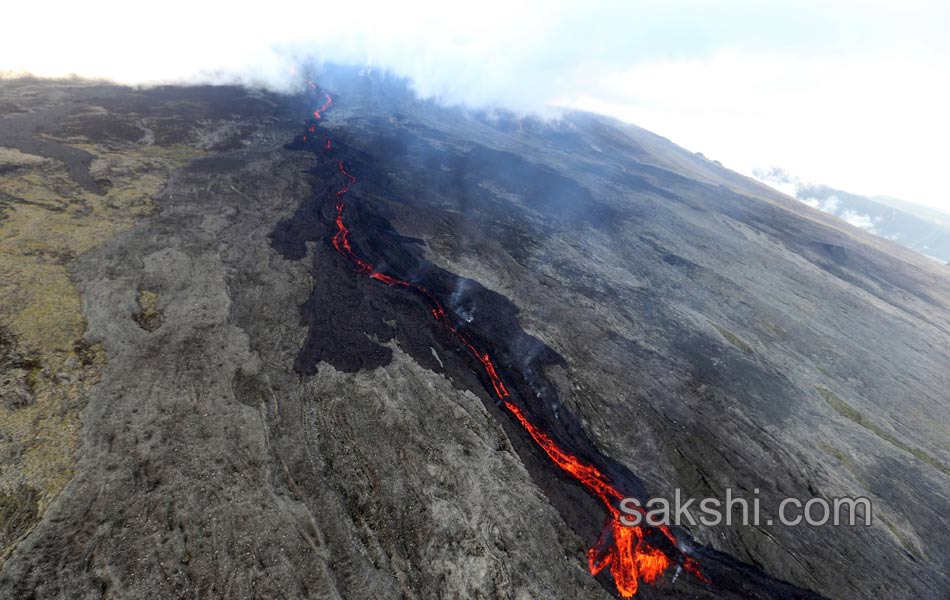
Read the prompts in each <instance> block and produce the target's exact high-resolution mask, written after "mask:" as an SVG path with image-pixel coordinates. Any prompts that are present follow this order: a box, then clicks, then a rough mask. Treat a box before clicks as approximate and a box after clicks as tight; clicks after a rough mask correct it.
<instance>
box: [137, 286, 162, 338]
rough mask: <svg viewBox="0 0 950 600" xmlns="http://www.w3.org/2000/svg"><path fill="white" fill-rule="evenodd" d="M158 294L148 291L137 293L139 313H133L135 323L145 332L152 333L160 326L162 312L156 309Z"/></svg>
mask: <svg viewBox="0 0 950 600" xmlns="http://www.w3.org/2000/svg"><path fill="white" fill-rule="evenodd" d="M158 298H159V296H158V293H156V292H153V291H150V290H141V291H139V309H140V310H139V312H137V313H135V315H134V318H135V322H136V323H138V324H139V327H141V328H142V329H144V330H145V331H148V332H150V333H151V332H152V331H155V330H156V329H158V328H159V327H161V326H162V318H163V315H162V311H161V309H159V308H158Z"/></svg>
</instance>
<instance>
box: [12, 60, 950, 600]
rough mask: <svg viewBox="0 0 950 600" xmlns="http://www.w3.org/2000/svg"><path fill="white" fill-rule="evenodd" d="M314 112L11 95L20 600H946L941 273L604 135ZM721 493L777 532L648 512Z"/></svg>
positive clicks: (230, 97) (719, 171)
mask: <svg viewBox="0 0 950 600" xmlns="http://www.w3.org/2000/svg"><path fill="white" fill-rule="evenodd" d="M300 87H301V91H300V93H299V94H297V95H292V96H282V95H276V94H272V93H268V92H262V91H258V90H249V89H244V88H236V87H158V88H150V89H131V88H125V87H120V86H109V85H104V84H101V83H92V82H82V81H70V82H41V81H32V80H17V81H4V82H2V83H0V113H2V117H0V118H2V127H0V184H2V185H0V211H2V212H0V214H2V215H3V219H2V220H0V227H2V228H3V231H4V233H5V236H4V237H2V239H0V244H2V249H3V257H4V258H3V260H4V263H3V264H2V271H3V273H4V286H3V292H2V294H3V296H2V297H3V300H4V301H3V303H2V304H3V308H2V309H0V314H2V316H3V320H2V322H0V323H2V329H0V342H2V348H0V350H2V354H0V360H2V362H0V365H2V367H3V370H4V373H3V374H4V380H5V383H4V384H3V388H2V392H3V404H4V409H3V410H5V413H4V415H3V416H2V417H0V419H2V420H0V432H2V436H0V446H2V448H3V449H4V453H3V456H4V459H3V460H4V463H3V465H4V467H3V470H2V472H0V484H2V487H0V545H2V547H3V554H2V560H3V563H2V566H0V596H2V597H9V598H24V597H33V598H48V597H119V598H126V597H128V598H138V597H156V596H157V597H240V598H244V597H247V598H251V597H267V598H271V597H292V598H297V597H300V598H311V597H313V598H324V597H327V598H350V597H353V598H390V597H392V598H395V597H412V598H433V597H452V598H456V597H462V598H468V597H471V598H481V597H500V598H521V597H545V598H588V597H589V598H598V597H602V598H609V597H621V598H631V597H637V598H660V597H671V598H680V597H682V598H821V597H833V598H867V597H880V596H887V597H895V598H942V597H944V594H945V592H946V590H947V589H950V579H948V576H947V572H948V569H950V528H947V527H946V520H945V519H946V517H945V515H946V514H947V512H948V509H950V500H948V498H950V467H948V465H950V449H948V446H947V444H946V433H947V431H950V421H948V420H947V415H948V414H950V411H948V410H947V409H948V403H950V400H948V397H947V394H946V390H947V389H950V372H948V371H947V369H946V365H947V364H948V359H950V272H948V270H947V268H946V267H945V266H944V265H940V264H937V263H934V262H933V261H930V260H929V259H927V258H925V257H923V256H920V255H917V254H915V253H913V252H911V251H909V250H906V249H904V248H901V247H899V246H897V245H895V244H892V243H890V242H888V241H886V240H881V239H878V238H874V237H872V236H870V235H869V234H867V233H865V232H863V231H860V230H858V229H856V228H853V227H851V226H849V225H847V224H845V223H843V222H840V221H837V220H836V219H834V218H833V217H831V216H828V215H825V214H823V213H820V212H818V211H815V210H813V209H811V208H809V207H807V206H805V205H802V204H801V203H798V202H796V201H795V200H793V199H791V198H788V197H786V196H783V195H782V194H780V193H778V192H776V191H773V190H771V189H770V188H767V187H765V186H763V185H761V184H759V183H757V182H755V181H753V180H750V179H747V178H745V177H743V176H741V175H738V174H736V173H734V172H731V171H729V170H727V169H725V168H723V167H722V166H720V165H719V164H718V163H715V162H713V161H710V160H707V159H705V158H704V157H702V156H701V155H696V154H692V153H690V152H687V151H686V150H684V149H682V148H679V147H678V146H676V145H674V144H672V143H671V142H669V141H667V140H665V139H663V138H660V137H658V136H656V135H654V134H651V133H649V132H647V131H644V130H642V129H638V128H636V127H633V126H630V125H624V124H621V123H618V122H615V121H612V120H610V119H607V118H604V117H599V116H595V115H590V114H585V113H565V114H561V115H558V116H557V117H556V118H555V117H552V118H548V119H539V118H533V117H518V116H515V115H511V114H508V113H506V112H504V111H500V110H490V111H476V110H469V109H462V108H452V107H445V106H441V105H439V104H436V103H434V102H429V101H422V100H419V99H417V98H416V97H415V96H414V95H413V94H412V92H411V90H410V89H409V87H408V85H407V84H406V82H404V81H402V80H399V79H397V78H393V77H390V76H387V75H385V74H381V73H378V72H373V71H367V70H363V71H355V70H351V69H346V68H326V69H324V70H323V71H321V72H320V73H317V74H314V75H313V76H312V77H311V79H309V80H302V81H301V86H300ZM37 282H39V283H37ZM727 489H729V490H731V491H732V492H735V493H736V494H739V495H745V496H747V497H749V498H751V497H753V496H755V497H756V498H757V499H758V500H759V502H760V503H761V506H762V507H763V510H764V512H765V513H766V515H765V516H766V517H768V518H769V519H770V520H773V519H774V521H776V524H772V523H771V522H769V524H765V523H764V522H762V523H756V524H733V525H729V526H726V525H719V526H707V525H703V524H696V523H692V524H680V525H677V526H667V525H660V524H657V525H653V524H642V525H628V524H625V523H624V522H623V521H622V520H621V511H620V508H619V507H620V503H621V502H622V501H623V500H624V499H625V498H634V499H638V500H640V501H643V502H646V501H647V500H648V499H649V498H651V497H667V498H671V497H673V495H674V491H675V490H680V491H682V492H683V493H684V495H686V496H689V497H693V498H722V497H724V496H725V493H726V490H727ZM789 497H792V498H800V499H802V500H808V499H812V498H825V499H833V498H838V497H867V498H869V499H870V500H871V502H872V503H873V506H874V519H873V521H872V524H871V525H868V526H864V525H857V526H848V525H843V526H831V525H828V526H809V525H807V524H805V525H798V526H791V525H779V524H777V521H778V516H777V507H778V506H779V505H780V503H781V501H782V499H784V498H789Z"/></svg>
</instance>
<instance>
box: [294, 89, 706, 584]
mask: <svg viewBox="0 0 950 600" xmlns="http://www.w3.org/2000/svg"><path fill="white" fill-rule="evenodd" d="M307 83H308V84H309V85H310V87H311V88H312V89H314V90H316V89H317V88H316V85H315V84H313V83H312V82H311V81H309V80H308V81H307ZM325 96H326V102H325V103H324V104H323V105H322V106H321V107H320V108H319V109H317V110H315V111H314V112H313V115H314V117H315V118H317V119H320V118H321V115H322V113H323V112H324V111H326V110H327V109H329V108H330V106H332V104H333V99H332V98H331V97H330V95H329V94H325ZM307 132H308V133H309V134H313V133H315V132H316V125H315V124H313V125H310V127H309V128H308V129H307ZM302 139H303V142H304V143H307V141H308V139H309V136H308V135H306V134H305V135H304V136H303V138H302ZM332 147H333V146H332V144H331V141H330V140H329V139H327V140H326V143H325V145H324V146H323V148H324V149H325V150H326V151H327V152H329V151H331V149H332ZM331 160H333V161H334V162H335V164H336V167H337V171H338V172H339V173H340V174H341V175H342V177H343V178H344V182H343V184H342V185H341V186H340V187H339V188H338V189H337V190H336V191H335V192H333V196H334V210H335V215H334V226H335V230H334V233H333V236H332V238H331V243H332V245H333V247H334V249H335V250H336V252H337V253H338V254H339V255H340V256H342V257H343V258H345V259H346V260H347V261H349V262H350V263H352V264H353V265H354V268H355V271H356V272H357V273H359V274H360V275H364V276H367V277H369V278H371V279H374V280H376V281H379V282H381V283H384V284H386V285H388V286H391V287H400V288H406V289H410V290H412V291H414V292H415V293H417V294H419V295H420V296H422V297H423V298H424V299H425V301H426V302H427V303H428V304H429V307H430V312H431V314H432V317H433V318H434V319H435V320H436V321H437V322H438V323H439V324H441V325H442V326H443V327H444V328H445V329H447V330H448V331H449V332H450V333H452V335H453V336H454V337H455V338H456V339H457V340H458V341H459V343H460V344H461V345H462V347H464V348H465V349H466V350H467V351H468V352H469V353H470V354H471V355H472V356H473V357H474V358H475V359H476V360H478V362H479V363H480V364H481V367H482V370H483V372H484V374H485V376H486V377H487V378H488V380H489V382H490V383H491V387H492V391H493V394H494V396H495V398H496V404H497V405H499V406H502V407H504V409H505V410H507V411H508V412H509V413H510V414H511V415H512V416H513V417H514V419H515V421H516V422H517V423H518V424H519V425H520V426H521V428H522V429H523V430H524V431H526V432H527V433H528V435H529V436H530V437H531V439H532V440H533V441H534V442H535V444H537V447H539V448H540V449H541V450H542V451H543V453H544V454H545V455H546V456H547V457H548V459H549V460H550V461H551V462H553V463H554V464H555V465H556V466H557V467H558V468H559V469H561V470H562V471H563V472H564V473H566V474H568V475H569V476H570V477H572V478H573V479H574V480H575V481H577V482H578V483H579V484H580V485H581V486H583V487H584V489H586V490H587V491H588V493H590V494H591V495H592V496H594V497H595V498H597V499H598V500H599V501H600V502H601V503H602V504H603V505H604V507H605V508H606V511H607V513H608V515H609V516H608V519H607V522H606V524H605V526H604V529H603V531H602V533H601V535H600V536H599V538H598V539H597V541H596V542H595V543H594V545H593V546H592V547H591V548H590V550H589V551H588V566H589V569H590V572H591V573H592V574H593V575H597V574H599V573H600V572H602V571H603V570H604V569H607V570H608V571H609V573H610V575H611V576H612V578H613V581H614V584H615V585H616V588H617V591H618V593H619V594H620V595H621V596H622V597H625V598H629V597H632V596H633V595H635V594H636V593H637V590H638V587H639V583H640V581H641V580H642V581H644V582H646V583H653V582H654V581H656V580H657V579H658V578H659V577H660V576H661V575H662V574H663V573H664V572H665V571H666V570H667V568H668V567H669V566H670V565H671V564H673V562H674V560H673V559H671V558H670V556H669V555H668V553H667V552H670V553H674V554H675V555H676V557H675V558H676V559H677V562H678V563H679V564H680V565H681V566H682V567H683V568H684V569H686V570H687V571H688V572H690V573H692V574H693V575H695V576H696V577H697V578H699V579H700V580H701V581H704V582H708V581H709V580H708V579H707V578H706V577H705V576H704V575H703V574H702V573H701V572H700V570H699V568H698V566H697V564H696V563H695V561H694V560H693V559H692V558H690V557H688V556H686V555H685V554H684V553H683V551H682V550H681V549H680V548H679V545H678V544H677V540H676V538H675V537H674V535H673V533H672V532H671V531H670V530H669V529H668V528H667V527H662V526H661V527H656V528H650V527H645V526H626V525H624V524H622V523H621V521H620V515H621V513H620V511H619V509H618V508H617V503H618V502H619V501H620V500H621V499H623V498H624V497H627V495H628V494H625V493H624V492H622V491H621V490H620V489H618V488H617V487H616V486H615V484H613V483H612V482H611V478H610V477H609V476H608V475H606V474H605V473H604V472H602V471H601V470H600V469H598V468H597V467H596V466H594V465H593V464H591V463H589V462H586V461H584V460H582V459H580V458H579V457H578V456H576V455H574V454H572V453H571V452H569V451H567V450H565V449H564V448H563V447H562V446H561V445H560V444H558V442H557V441H555V439H554V438H553V437H552V436H551V435H550V434H549V433H547V432H545V431H543V430H542V429H540V428H539V427H538V426H537V425H536V424H534V423H532V421H531V420H530V419H529V418H528V417H527V416H526V415H525V413H524V411H523V410H522V409H521V408H519V407H518V406H517V405H516V404H514V403H513V402H512V401H511V399H510V398H511V394H510V392H509V390H508V388H507V386H506V385H505V383H504V381H503V380H502V378H501V376H500V375H499V370H498V369H497V368H496V366H495V361H494V360H493V359H492V357H491V355H490V354H489V353H487V352H482V351H479V349H478V348H477V346H476V343H475V342H474V341H473V340H472V338H471V337H470V336H469V335H467V334H466V333H465V332H464V331H462V330H461V329H460V327H459V326H458V325H456V324H455V323H454V322H453V321H452V319H451V318H450V317H449V315H448V313H447V312H446V310H445V308H444V306H443V305H442V303H441V302H440V301H439V299H438V298H437V296H436V295H435V294H434V293H433V292H432V291H431V290H430V289H429V288H427V287H424V286H422V285H420V284H418V283H414V282H411V281H407V280H404V279H400V278H397V277H394V276H392V275H387V274H385V273H382V272H380V271H379V270H378V269H377V267H376V265H374V264H373V263H372V262H370V261H369V260H367V259H366V258H364V257H362V256H361V255H359V254H358V253H357V252H356V251H355V250H354V248H353V245H352V243H351V241H350V229H349V227H348V226H347V225H346V222H345V220H344V213H345V210H346V195H347V194H349V193H350V188H351V186H353V185H354V184H356V182H357V179H356V177H354V176H353V175H352V174H350V173H349V171H347V169H346V166H345V164H344V163H343V161H342V160H341V159H339V158H335V157H331ZM653 531H659V532H660V533H661V534H662V538H665V541H666V542H667V543H665V544H660V543H650V542H649V541H648V538H650V537H651V535H652V533H653ZM661 545H663V546H665V547H667V548H668V550H667V551H664V550H661V549H660V546H661Z"/></svg>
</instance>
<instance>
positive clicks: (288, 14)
mask: <svg viewBox="0 0 950 600" xmlns="http://www.w3.org/2000/svg"><path fill="white" fill-rule="evenodd" d="M0 27H2V29H0V73H5V74H7V75H18V74H24V73H29V74H33V75H39V76H49V77H55V76H65V75H79V76H83V77H98V78H107V79H112V80H115V81H119V82H122V83H130V84H151V83H197V82H221V83H223V82H239V83H246V84H248V85H259V86H266V87H268V88H271V89H275V90H280V91H293V90H294V89H296V88H298V87H299V86H300V81H299V78H297V77H293V76H291V67H292V66H294V65H299V64H303V63H305V62H307V61H329V62H337V63H343V64H367V65H372V66H376V67H380V68H385V69H389V70H391V71H393V72H395V73H397V74H399V75H402V76H405V77H408V78H409V79H410V80H411V81H412V84H413V86H414V87H415V89H416V91H417V92H418V93H419V94H420V95H421V96H424V97H428V98H435V99H438V100H441V101H444V102H446V103H449V104H461V105H466V106H472V107H498V108H506V109H511V110H516V111H519V112H539V113H542V114H550V109H551V107H568V108H579V109H584V110H590V111H594V112H598V113H602V114H607V115H610V116H613V117H616V118H619V119H621V120H624V121H628V122H631V123H635V124H637V125H639V126H641V127H644V128H646V129H649V130H651V131H654V132H655V133H658V134H660V135H663V136H665V137H667V138H670V139H671V140H672V141H674V142H676V143H678V144H680V145H682V146H684V147H686V148H688V149H689V150H692V151H697V152H702V153H703V154H705V155H706V156H707V157H709V158H712V159H716V160H719V161H720V162H722V163H723V164H725V165H726V166H727V167H730V168H733V169H735V170H737V171H739V172H742V173H746V174H752V173H753V171H754V170H756V169H768V168H769V167H772V166H777V167H781V168H783V169H785V170H786V171H788V172H789V173H791V174H793V175H795V176H796V177H798V178H800V179H802V180H804V181H808V182H814V183H822V184H826V185H830V186H832V187H836V188H840V189H844V190H847V191H850V192H854V193H859V194H865V195H889V196H894V197H898V198H902V199H904V200H909V201H912V202H917V203H921V204H925V205H928V206H931V207H934V208H939V209H942V210H944V211H947V212H950V184H948V182H947V176H946V174H947V173H948V172H950V169H948V168H947V159H948V158H950V155H948V152H947V140H950V117H948V116H947V112H948V111H947V108H946V107H948V106H950V2H947V1H946V0H901V1H896V2H881V1H879V0H822V1H816V0H794V1H788V0H771V1H763V0H722V1H717V2H711V1H702V0H662V1H661V0H655V1H654V0H646V1H638V0H626V1H608V0H584V1H583V2H579V1H575V2H563V1H559V0H544V1H539V0H523V1H520V2H512V1H511V0H506V1H497V0H484V1H481V2H477V3H451V2H448V1H446V0H443V1H440V2H434V1H411V0H406V1H404V2H398V3H396V2H389V3H384V2H369V1H366V0H347V1H346V2H341V3H339V4H331V3H321V2H314V1H311V2H303V1H301V0H271V1H269V2H260V1H256V2H242V1H240V0H234V1H231V2H228V3H223V2H214V1H212V2H195V1H193V0H188V1H183V0H168V1H166V2H162V3H144V2H133V1H129V0H125V1H121V2H120V1H116V0H92V1H87V2H69V3H67V2H62V1H57V2H51V1H48V0H45V1H44V0H35V1H33V2H17V3H14V6H10V7H5V9H4V24H3V25H2V26H0Z"/></svg>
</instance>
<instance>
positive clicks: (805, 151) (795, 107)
mask: <svg viewBox="0 0 950 600" xmlns="http://www.w3.org/2000/svg"><path fill="white" fill-rule="evenodd" d="M561 102H562V103H563V104H566V105H569V106H574V107H578V108H585V109H588V110H594V111H597V112H602V113H607V114H612V115H614V116H617V117H618V118H621V119H623V120H627V121H630V122H635V123H637V124H639V125H641V126H643V127H646V128H647V129H651V130H653V131H657V132H660V133H662V134H663V135H666V136H667V137H670V138H671V139H672V140H673V141H675V142H677V143H680V144H682V145H684V146H686V147H687V148H689V149H691V150H696V151H702V152H703V153H704V154H706V155H707V156H709V157H710V158H715V159H718V160H720V161H722V162H723V163H725V164H726V166H729V167H732V168H734V169H737V170H740V171H742V172H745V173H749V174H751V173H752V171H753V170H754V169H755V168H756V167H761V166H763V165H768V164H778V165H781V166H782V167H784V168H785V169H787V170H788V171H790V172H793V173H796V174H797V175H799V176H801V177H802V178H804V179H807V180H810V181H817V182H821V183H823V184H826V185H830V186H832V187H837V188H840V189H846V190H848V191H851V192H855V193H861V194H866V195H875V194H888V195H893V196H897V197H904V198H906V199H909V200H914V201H917V202H923V203H928V204H930V205H932V206H938V207H939V206H943V207H944V208H950V190H948V188H947V186H946V181H945V179H946V178H945V176H944V173H945V172H946V164H945V160H946V159H945V157H946V144H947V140H950V118H947V116H946V108H945V107H946V106H950V75H948V66H947V65H943V64H925V63H922V62H920V61H916V60H910V59H889V60H883V59H879V60H876V59H861V58H857V59H855V58H840V59H834V60H833V59H827V58H822V59H811V58H788V57H783V56H777V55H773V56H753V55H748V54H738V53H733V52H721V53H718V54H716V55H715V56H714V57H712V58H711V59H708V60H687V61H669V62H657V63H649V64H641V65H637V66H635V67H633V68H631V69H629V70H627V71H625V72H623V73H618V74H612V75H609V76H607V77H605V78H603V79H602V80H600V81H598V82H596V83H595V84H593V85H592V86H590V87H589V88H588V89H587V90H585V92H584V93H583V94H579V95H575V96H568V97H565V98H562V99H561Z"/></svg>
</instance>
